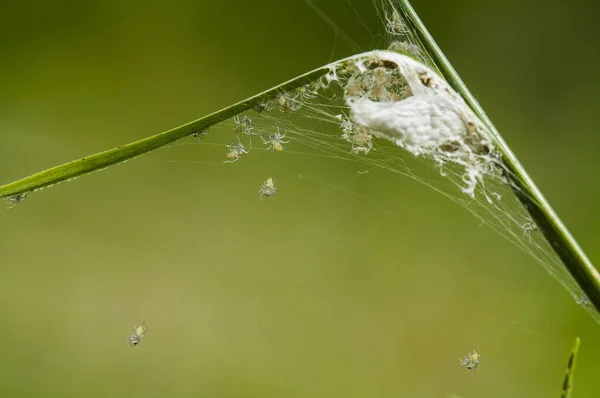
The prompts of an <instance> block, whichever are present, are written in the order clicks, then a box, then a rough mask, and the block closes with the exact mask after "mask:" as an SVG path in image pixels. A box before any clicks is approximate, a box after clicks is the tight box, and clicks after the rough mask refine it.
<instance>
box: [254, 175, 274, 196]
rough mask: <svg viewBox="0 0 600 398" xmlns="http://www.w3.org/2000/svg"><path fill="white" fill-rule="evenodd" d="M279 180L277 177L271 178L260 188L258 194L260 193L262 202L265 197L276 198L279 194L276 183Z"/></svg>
mask: <svg viewBox="0 0 600 398" xmlns="http://www.w3.org/2000/svg"><path fill="white" fill-rule="evenodd" d="M276 181H277V178H276V177H275V175H273V177H269V179H268V180H267V181H265V182H263V184H262V185H261V186H260V189H259V190H258V192H259V193H260V199H261V200H262V197H263V195H264V196H274V195H275V194H276V193H277V188H276V187H275V182H276Z"/></svg>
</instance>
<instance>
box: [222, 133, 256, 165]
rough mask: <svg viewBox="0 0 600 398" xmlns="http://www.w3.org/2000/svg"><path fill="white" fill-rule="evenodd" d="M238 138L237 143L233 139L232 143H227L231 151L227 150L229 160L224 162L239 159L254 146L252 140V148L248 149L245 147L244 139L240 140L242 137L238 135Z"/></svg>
mask: <svg viewBox="0 0 600 398" xmlns="http://www.w3.org/2000/svg"><path fill="white" fill-rule="evenodd" d="M237 140H238V142H237V144H236V143H235V141H232V142H231V144H229V145H227V148H229V152H227V154H226V155H225V156H226V157H227V159H228V160H225V161H223V163H233V162H235V161H236V160H238V159H239V158H240V157H241V156H242V155H245V154H246V153H248V152H250V149H251V148H252V141H250V148H248V150H246V148H244V145H243V144H242V141H241V140H240V137H237Z"/></svg>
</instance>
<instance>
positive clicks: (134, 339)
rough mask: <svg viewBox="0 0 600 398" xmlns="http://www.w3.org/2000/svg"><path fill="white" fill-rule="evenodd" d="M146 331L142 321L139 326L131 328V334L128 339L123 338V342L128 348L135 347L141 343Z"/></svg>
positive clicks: (144, 323)
mask: <svg viewBox="0 0 600 398" xmlns="http://www.w3.org/2000/svg"><path fill="white" fill-rule="evenodd" d="M146 330H148V328H147V327H146V321H144V322H142V324H141V325H140V326H134V327H133V333H132V334H131V336H130V337H125V341H126V342H127V343H128V344H129V345H130V346H132V347H135V346H136V345H138V344H139V343H140V341H142V339H143V338H144V336H145V335H146Z"/></svg>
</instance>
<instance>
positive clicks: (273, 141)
mask: <svg viewBox="0 0 600 398" xmlns="http://www.w3.org/2000/svg"><path fill="white" fill-rule="evenodd" d="M275 127H276V129H277V132H276V133H275V134H270V135H269V137H268V138H265V137H264V136H262V135H261V136H260V138H261V140H262V142H263V143H264V144H266V145H268V147H267V150H270V151H278V152H281V151H283V145H282V144H287V143H289V142H290V140H286V139H285V135H286V133H283V134H281V130H280V129H279V124H275Z"/></svg>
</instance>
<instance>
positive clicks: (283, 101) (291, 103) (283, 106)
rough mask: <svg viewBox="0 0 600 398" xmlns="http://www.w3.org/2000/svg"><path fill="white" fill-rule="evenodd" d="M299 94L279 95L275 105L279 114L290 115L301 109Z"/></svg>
mask: <svg viewBox="0 0 600 398" xmlns="http://www.w3.org/2000/svg"><path fill="white" fill-rule="evenodd" d="M298 97H300V94H296V95H293V94H291V93H288V92H286V93H281V94H279V96H278V97H277V104H278V105H279V110H280V111H281V113H288V114H289V113H291V112H293V111H297V110H298V109H300V108H301V107H302V103H301V102H300V101H298Z"/></svg>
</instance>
